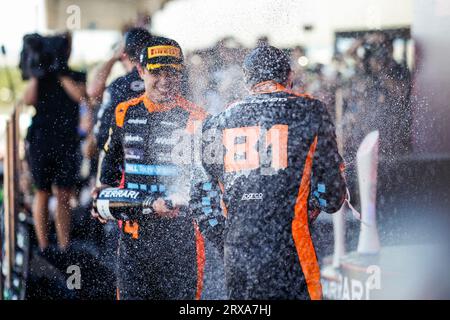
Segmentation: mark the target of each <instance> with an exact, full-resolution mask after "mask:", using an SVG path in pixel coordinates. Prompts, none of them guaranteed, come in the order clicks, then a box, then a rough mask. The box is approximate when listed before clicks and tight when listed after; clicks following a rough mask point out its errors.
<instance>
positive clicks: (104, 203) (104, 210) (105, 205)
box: [97, 199, 116, 220]
mask: <svg viewBox="0 0 450 320" xmlns="http://www.w3.org/2000/svg"><path fill="white" fill-rule="evenodd" d="M97 211H98V213H99V214H100V216H101V217H102V218H103V219H105V220H116V219H115V218H114V217H113V216H112V214H111V212H110V211H109V200H104V199H98V200H97Z"/></svg>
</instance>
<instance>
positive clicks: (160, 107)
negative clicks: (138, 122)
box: [143, 94, 181, 112]
mask: <svg viewBox="0 0 450 320" xmlns="http://www.w3.org/2000/svg"><path fill="white" fill-rule="evenodd" d="M180 99H181V98H180V97H179V96H177V97H176V98H175V99H174V100H172V101H170V102H168V103H162V104H158V103H155V102H153V101H151V100H150V99H149V98H148V97H147V96H146V95H145V94H144V95H143V102H144V105H145V107H146V108H147V110H148V111H149V112H164V111H169V110H171V109H173V108H175V107H176V106H178V105H180Z"/></svg>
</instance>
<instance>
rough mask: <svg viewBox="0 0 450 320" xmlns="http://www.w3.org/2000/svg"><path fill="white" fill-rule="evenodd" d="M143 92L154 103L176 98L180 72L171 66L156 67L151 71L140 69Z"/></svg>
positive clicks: (178, 89)
mask: <svg viewBox="0 0 450 320" xmlns="http://www.w3.org/2000/svg"><path fill="white" fill-rule="evenodd" d="M139 73H140V75H141V78H142V80H144V85H145V93H146V95H147V97H148V98H149V99H150V100H151V101H153V102H155V103H166V102H169V101H171V100H173V99H174V98H176V97H177V96H178V94H179V92H180V84H181V73H180V72H179V71H177V70H175V69H173V68H170V67H167V68H158V69H155V70H152V71H149V70H147V69H143V70H142V69H141V70H140V72H139Z"/></svg>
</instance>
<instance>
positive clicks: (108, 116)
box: [94, 86, 121, 151]
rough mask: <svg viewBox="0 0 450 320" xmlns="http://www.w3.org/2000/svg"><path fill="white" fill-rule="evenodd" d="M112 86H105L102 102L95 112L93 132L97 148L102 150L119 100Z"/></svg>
mask: <svg viewBox="0 0 450 320" xmlns="http://www.w3.org/2000/svg"><path fill="white" fill-rule="evenodd" d="M116 92H117V90H115V89H114V87H113V86H109V87H108V88H106V90H105V92H104V94H103V100H102V104H101V105H100V108H99V110H98V112H97V121H96V123H95V126H94V134H95V138H96V140H97V148H98V150H99V151H100V150H102V149H103V147H104V145H105V143H106V140H107V139H108V136H109V128H110V127H111V126H112V125H113V124H114V123H113V121H114V111H115V107H116V106H117V105H118V104H119V103H120V102H121V101H119V97H118V95H117V93H116Z"/></svg>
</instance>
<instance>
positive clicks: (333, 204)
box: [202, 46, 346, 300]
mask: <svg viewBox="0 0 450 320" xmlns="http://www.w3.org/2000/svg"><path fill="white" fill-rule="evenodd" d="M244 75H245V81H246V84H247V86H248V87H249V89H250V91H251V94H250V95H249V96H248V97H246V98H244V99H243V100H241V101H238V102H236V103H234V104H232V105H231V106H229V107H228V108H227V109H226V110H225V111H223V112H222V113H220V114H218V115H216V116H213V117H212V118H210V119H208V120H207V121H205V123H204V127H203V136H204V146H203V158H202V161H203V166H204V168H205V170H206V171H207V173H208V174H209V175H210V178H211V179H213V181H216V182H217V183H219V184H221V185H222V188H223V203H224V206H225V209H224V210H225V212H226V216H227V219H226V227H225V232H224V243H225V246H224V259H225V280H226V287H227V294H228V298H229V299H262V300H264V299H321V297H322V290H321V284H320V271H319V265H318V262H317V256H316V253H315V248H314V244H313V242H312V239H311V233H310V223H311V222H312V221H313V220H314V218H315V217H316V216H317V215H318V213H320V211H325V212H328V213H334V212H336V211H338V210H339V209H340V207H341V206H342V205H343V203H344V200H345V195H346V184H345V180H344V176H343V169H344V167H343V160H342V158H341V156H340V155H339V153H338V150H337V145H336V137H335V128H334V126H333V124H332V122H331V119H330V116H329V114H328V112H327V110H326V108H325V106H324V105H323V103H322V102H321V101H319V100H317V99H314V98H312V97H310V96H308V95H299V94H295V93H293V92H291V91H290V90H289V89H288V88H289V87H290V86H291V84H292V82H291V79H292V72H291V68H290V65H289V59H288V57H287V56H286V55H285V53H284V52H283V51H281V50H279V49H277V48H275V47H271V46H261V47H258V48H256V49H255V50H253V51H252V52H251V53H250V54H249V55H248V56H247V57H246V59H245V61H244Z"/></svg>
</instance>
